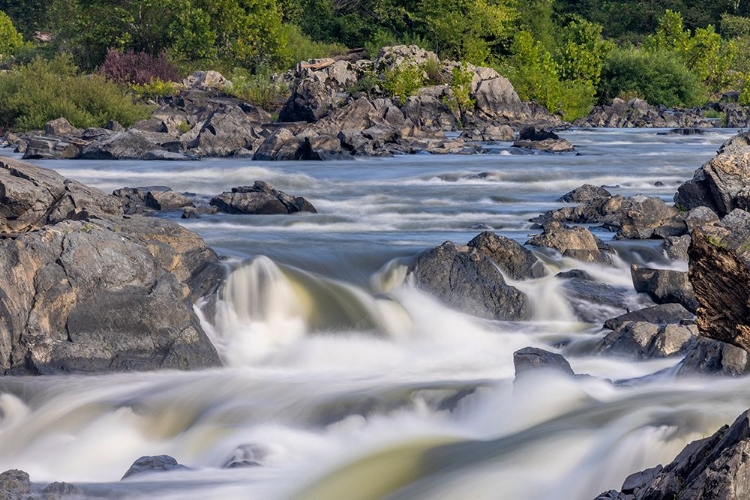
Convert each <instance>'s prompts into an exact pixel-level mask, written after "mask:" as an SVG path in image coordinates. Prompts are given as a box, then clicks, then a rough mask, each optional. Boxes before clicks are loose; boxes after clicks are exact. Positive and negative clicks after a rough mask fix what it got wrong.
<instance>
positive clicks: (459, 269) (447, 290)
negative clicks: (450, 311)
mask: <svg viewBox="0 0 750 500" xmlns="http://www.w3.org/2000/svg"><path fill="white" fill-rule="evenodd" d="M408 275H409V276H410V277H411V278H412V279H413V280H414V284H415V286H416V287H417V288H419V289H421V290H424V291H426V292H428V293H430V294H431V295H434V296H435V297H436V298H438V299H439V300H440V301H442V302H444V303H445V304H447V305H449V306H450V307H453V308H455V309H458V310H460V311H463V312H466V313H468V314H472V315H474V316H478V317H481V318H486V319H498V320H520V319H526V318H528V317H529V314H530V309H529V304H528V299H527V298H526V296H525V295H524V294H523V293H522V292H521V291H519V290H517V289H516V288H514V287H512V286H509V285H507V284H506V283H505V280H504V279H503V275H502V273H501V272H500V271H499V270H498V269H497V267H495V264H494V263H493V262H492V260H490V258H489V257H487V256H485V255H484V254H482V253H481V252H479V251H478V250H476V249H475V248H471V247H468V246H464V247H458V246H456V245H455V244H454V243H452V242H450V241H448V242H445V243H443V244H442V245H440V246H439V247H436V248H433V249H430V250H427V251H425V252H423V253H421V254H420V255H419V256H418V257H417V258H416V259H415V260H414V262H413V263H412V264H411V265H410V266H409V270H408Z"/></svg>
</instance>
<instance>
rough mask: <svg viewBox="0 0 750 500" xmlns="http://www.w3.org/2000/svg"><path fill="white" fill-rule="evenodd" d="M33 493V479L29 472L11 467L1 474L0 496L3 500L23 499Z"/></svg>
mask: <svg viewBox="0 0 750 500" xmlns="http://www.w3.org/2000/svg"><path fill="white" fill-rule="evenodd" d="M29 493H31V480H30V479H29V475H28V473H26V472H24V471H22V470H18V469H10V470H6V471H5V472H3V473H2V474H0V498H1V499H3V500H22V499H25V498H26V495H28V494H29Z"/></svg>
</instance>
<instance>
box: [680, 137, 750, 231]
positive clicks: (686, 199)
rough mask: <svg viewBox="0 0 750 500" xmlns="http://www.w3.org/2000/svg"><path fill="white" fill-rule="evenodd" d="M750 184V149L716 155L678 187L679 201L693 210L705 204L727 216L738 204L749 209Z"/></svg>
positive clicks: (720, 214) (685, 207)
mask: <svg viewBox="0 0 750 500" xmlns="http://www.w3.org/2000/svg"><path fill="white" fill-rule="evenodd" d="M747 188H750V150H739V151H735V152H731V153H729V152H725V153H720V154H718V155H716V156H715V157H714V158H712V159H711V160H709V161H708V162H707V163H705V164H704V165H703V166H702V167H701V168H699V169H698V170H696V172H695V174H694V175H693V178H692V179H691V180H689V181H687V182H686V183H684V184H683V185H682V186H680V187H679V188H678V190H677V194H676V195H675V198H674V201H675V204H676V205H679V206H680V207H682V208H684V209H686V210H690V209H693V208H696V207H699V206H705V207H708V208H710V209H711V210H713V211H714V212H716V213H717V214H718V215H719V216H720V217H724V216H725V215H727V214H728V213H730V212H731V211H732V210H734V209H735V208H742V209H747V208H748V206H747V204H746V200H745V197H743V196H739V195H740V193H743V192H744V190H745V189H747Z"/></svg>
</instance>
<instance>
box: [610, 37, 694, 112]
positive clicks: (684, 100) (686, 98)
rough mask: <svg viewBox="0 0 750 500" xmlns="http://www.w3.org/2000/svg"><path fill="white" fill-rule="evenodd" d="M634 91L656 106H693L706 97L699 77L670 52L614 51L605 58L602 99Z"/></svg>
mask: <svg viewBox="0 0 750 500" xmlns="http://www.w3.org/2000/svg"><path fill="white" fill-rule="evenodd" d="M628 92H634V93H636V94H637V95H640V96H642V97H643V98H644V99H645V100H646V101H648V102H649V103H650V104H653V105H659V104H663V105H664V106H667V107H680V106H682V107H692V106H697V105H700V104H702V103H704V102H705V101H706V100H707V96H706V89H705V87H704V86H703V84H702V83H701V81H700V79H699V78H698V76H696V75H695V74H693V73H692V72H690V70H688V68H687V67H686V66H685V65H684V64H683V62H682V61H681V60H680V59H679V58H678V57H677V56H676V55H675V54H674V53H672V52H669V51H648V52H647V51H640V50H636V49H627V50H614V51H613V52H612V53H610V55H609V57H608V58H607V60H606V61H605V64H604V68H603V70H602V79H601V82H600V84H599V88H598V94H599V101H600V102H601V103H602V104H606V103H608V102H610V101H611V100H612V98H614V97H617V96H619V95H621V94H623V93H628Z"/></svg>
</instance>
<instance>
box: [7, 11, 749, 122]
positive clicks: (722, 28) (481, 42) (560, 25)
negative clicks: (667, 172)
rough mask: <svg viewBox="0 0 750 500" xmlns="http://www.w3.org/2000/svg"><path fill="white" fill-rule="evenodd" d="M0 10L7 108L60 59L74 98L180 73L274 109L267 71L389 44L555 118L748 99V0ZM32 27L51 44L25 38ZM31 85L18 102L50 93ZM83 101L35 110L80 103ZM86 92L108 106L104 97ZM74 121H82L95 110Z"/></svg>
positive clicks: (402, 91) (394, 83)
mask: <svg viewBox="0 0 750 500" xmlns="http://www.w3.org/2000/svg"><path fill="white" fill-rule="evenodd" d="M0 11H2V12H0V64H3V65H4V66H5V67H6V68H15V69H14V71H11V72H8V73H4V74H2V75H0V102H3V103H4V104H3V106H5V107H10V106H12V104H11V103H14V102H17V101H18V99H21V96H19V95H17V94H12V92H18V91H17V90H14V89H17V88H18V85H19V83H18V82H19V81H23V78H27V77H28V76H26V77H24V75H25V74H26V75H27V74H28V72H29V71H31V70H34V71H42V70H45V71H56V70H57V69H59V68H61V67H63V66H65V71H64V72H63V73H62V74H61V75H60V78H61V79H62V80H63V81H65V82H68V80H69V79H71V78H75V79H77V80H76V83H75V88H76V91H77V92H78V93H79V94H81V93H84V92H90V93H92V95H93V92H94V91H93V90H90V91H89V90H84V89H86V88H87V87H88V86H100V84H101V81H100V80H101V78H106V79H107V80H108V81H110V82H113V84H118V85H120V87H118V88H120V89H129V90H127V95H125V93H124V92H125V91H123V90H120V95H121V97H122V99H123V101H122V102H127V101H128V100H130V99H131V97H130V96H132V95H134V94H133V92H132V90H133V89H135V90H137V91H138V92H137V93H138V94H140V95H142V96H150V97H155V96H158V94H159V93H160V92H161V93H166V92H169V91H172V90H173V89H174V87H173V86H170V85H168V84H166V83H165V82H168V81H170V80H178V79H179V76H180V75H184V74H187V73H188V72H190V71H192V70H195V69H216V70H218V71H220V72H222V73H224V74H225V75H229V76H230V78H233V79H234V80H236V82H235V83H236V85H235V86H234V87H233V92H235V93H236V94H237V95H241V96H243V97H245V98H248V99H254V100H256V102H259V103H261V104H263V105H266V106H272V105H274V104H275V103H277V102H278V101H279V93H281V92H283V91H284V90H285V89H283V88H279V86H278V85H271V84H270V83H269V78H268V75H269V74H270V73H271V72H272V71H275V70H284V69H287V68H289V67H291V66H292V65H293V64H294V63H295V62H297V61H299V60H303V59H308V58H315V57H325V56H328V55H331V54H335V53H340V52H343V51H345V50H346V49H347V48H358V47H362V48H365V49H366V51H367V53H369V54H370V55H374V54H375V53H376V52H377V51H378V50H379V48H380V47H382V46H384V45H392V44H397V43H405V44H417V45H420V46H422V47H424V48H427V49H430V50H433V51H435V52H436V53H437V54H438V55H439V56H440V57H441V58H450V59H456V60H461V61H464V62H470V63H474V64H481V65H489V66H493V67H495V68H497V69H498V70H499V71H500V72H501V73H503V74H505V75H507V76H508V77H509V78H510V79H511V81H512V82H513V84H514V86H515V87H516V90H517V91H518V93H519V94H520V95H521V97H522V98H524V99H534V100H536V101H537V102H540V103H541V104H543V105H544V106H546V107H547V108H548V109H550V111H553V112H559V113H561V114H562V115H563V116H564V117H565V118H567V119H573V118H576V117H578V116H582V115H585V114H586V113H587V112H588V111H589V110H590V108H591V107H592V106H593V105H594V104H595V103H597V102H600V103H607V102H609V101H611V100H612V99H613V98H615V97H623V98H632V97H640V98H643V99H646V100H647V101H649V102H650V103H652V104H664V105H667V106H695V105H699V104H702V103H704V102H706V101H707V100H708V99H710V98H718V97H719V96H720V95H721V94H722V93H723V92H725V91H727V90H739V91H742V93H741V96H740V100H741V102H743V103H748V102H750V77H748V75H750V50H748V48H750V18H749V17H746V16H747V15H749V14H750V5H746V4H745V3H743V2H740V1H739V0H713V1H710V2H705V1H700V0H650V1H649V2H643V1H634V0H630V1H627V0H607V1H603V0H583V1H581V0H575V1H574V0H528V1H526V2H519V1H517V0H114V1H104V0H27V1H26V2H23V3H22V5H21V3H20V2H16V1H12V0H0ZM40 33H42V34H48V35H49V36H48V38H52V40H51V41H45V42H44V43H41V42H35V41H34V40H35V38H34V37H35V34H36V35H37V38H39V34H40ZM58 54H66V55H67V56H65V57H67V59H65V64H62V63H61V62H60V61H61V59H60V56H58ZM55 57H57V58H58V59H56V61H57V62H53V63H46V66H45V63H44V62H43V61H44V60H46V61H49V60H52V59H54V58H55ZM74 67H77V68H80V71H83V72H86V73H93V74H96V75H100V76H96V77H83V76H81V75H79V74H78V70H77V69H72V68H74ZM61 71H62V70H61ZM24 72H26V73H24ZM16 73H17V74H16ZM390 76H391V77H392V80H389V81H387V82H385V87H386V88H392V91H393V93H394V96H396V97H400V98H403V97H404V96H405V95H406V94H408V93H410V92H413V91H414V88H412V87H414V85H411V83H413V81H409V80H408V78H406V77H408V76H409V75H408V74H406V75H404V74H398V75H390ZM460 76H461V75H459V80H460ZM405 78H406V79H405ZM412 80H414V79H413V78H412ZM417 80H418V79H417ZM457 81H458V80H457ZM44 82H48V80H47V79H45V78H40V79H39V82H38V84H37V85H34V86H31V85H29V88H28V89H27V91H26V95H25V96H23V97H24V98H27V99H29V100H34V99H41V98H51V96H52V95H53V94H54V93H53V92H51V91H50V90H49V89H46V88H41V87H42V86H43V83H44ZM366 83H367V82H364V83H363V85H364V84H366ZM47 84H48V85H52V84H51V83H49V82H48V83H47ZM66 84H67V83H66ZM454 86H455V87H456V89H459V88H460V85H458V84H455V85H454ZM103 88H105V87H103ZM106 88H107V89H112V88H114V87H109V86H106ZM32 89H36V90H34V91H35V92H39V94H38V95H33V94H31V93H30V92H31V91H32ZM55 95H56V94H55ZM61 99H62V97H61ZM76 99H78V100H79V101H80V103H78V104H75V103H73V104H71V102H74V101H75V100H76ZM82 99H83V98H81V97H75V95H74V96H73V97H71V99H69V100H70V101H71V102H67V103H56V104H55V106H56V108H55V106H47V108H55V109H56V111H55V112H57V110H60V109H73V107H72V106H73V105H74V104H75V106H76V109H78V108H81V106H84V104H83V100H82ZM87 99H88V98H87ZM91 99H93V97H92V98H91ZM99 99H100V100H101V99H104V100H105V101H107V102H112V103H113V105H114V100H113V97H112V96H111V95H110V96H109V97H107V98H104V97H101V96H100V97H99ZM469 104H470V103H464V104H462V105H464V106H465V105H469ZM15 106H16V109H15V111H12V112H9V113H8V114H6V115H4V117H3V119H2V122H0V127H16V128H27V127H30V126H38V125H37V124H38V123H39V120H41V119H42V118H41V115H40V112H38V111H32V110H31V108H30V110H29V112H28V114H29V115H28V116H25V114H24V113H25V111H22V109H24V108H23V106H25V104H24V105H23V106H22V105H21V104H15ZM97 106H100V105H97ZM122 106H124V104H122V103H119V101H118V104H117V105H116V106H115V107H116V109H117V111H116V112H117V113H123V112H124V110H125V108H124V107H122ZM50 112H51V111H50ZM113 113H114V111H113ZM73 114H74V115H75V116H77V117H78V118H75V119H73V120H76V119H77V120H78V121H79V123H80V124H84V123H93V122H96V123H98V122H99V121H101V119H104V115H106V114H107V113H105V112H101V111H96V110H86V109H83V108H81V109H79V110H78V111H76V113H73ZM136 114H137V113H135V112H133V113H131V115H132V116H135V115H136ZM113 116H114V114H112V116H111V117H113ZM69 118H70V117H69ZM123 119H124V118H123ZM97 120H98V121H97Z"/></svg>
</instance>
